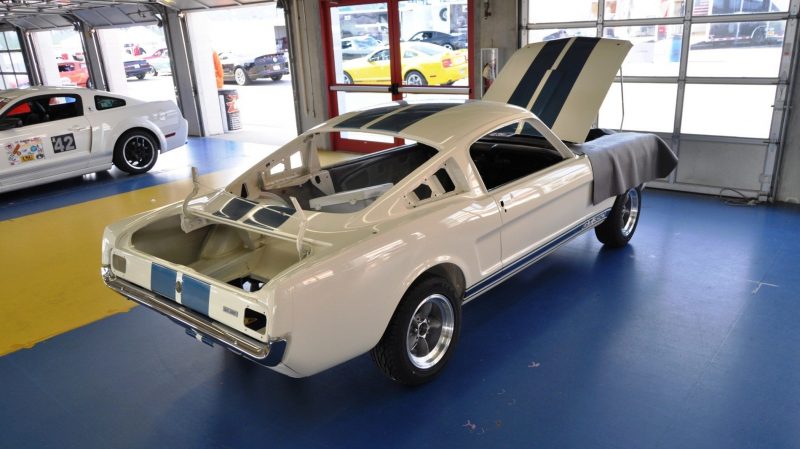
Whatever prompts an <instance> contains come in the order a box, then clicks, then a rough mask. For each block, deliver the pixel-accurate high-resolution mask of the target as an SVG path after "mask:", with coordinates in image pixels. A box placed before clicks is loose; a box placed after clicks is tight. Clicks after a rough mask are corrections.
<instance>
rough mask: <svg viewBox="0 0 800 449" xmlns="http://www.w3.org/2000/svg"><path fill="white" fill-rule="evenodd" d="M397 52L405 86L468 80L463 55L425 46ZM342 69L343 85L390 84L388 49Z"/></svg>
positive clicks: (402, 46) (417, 44) (403, 46)
mask: <svg viewBox="0 0 800 449" xmlns="http://www.w3.org/2000/svg"><path fill="white" fill-rule="evenodd" d="M400 52H401V54H402V64H401V66H402V72H403V81H404V82H405V84H409V85H414V86H426V85H429V84H430V85H449V84H453V83H454V82H456V81H458V80H460V79H462V78H466V76H467V57H466V55H464V54H462V53H456V52H452V51H450V50H448V49H446V48H444V47H440V46H438V45H434V44H426V43H424V42H401V43H400ZM342 69H343V70H344V74H343V78H344V83H345V84H353V83H358V84H389V81H390V72H389V47H388V46H381V47H379V48H378V49H377V50H375V51H373V52H372V53H370V54H369V55H367V56H366V57H363V58H358V59H352V60H349V61H345V62H344V63H343V64H342Z"/></svg>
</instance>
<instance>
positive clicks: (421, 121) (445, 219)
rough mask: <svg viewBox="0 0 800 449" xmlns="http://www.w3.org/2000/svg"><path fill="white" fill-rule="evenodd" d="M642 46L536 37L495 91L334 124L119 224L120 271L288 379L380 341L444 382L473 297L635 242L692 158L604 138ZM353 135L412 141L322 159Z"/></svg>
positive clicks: (122, 287) (185, 320) (422, 374)
mask: <svg viewBox="0 0 800 449" xmlns="http://www.w3.org/2000/svg"><path fill="white" fill-rule="evenodd" d="M629 48H630V44H629V43H628V42H625V41H617V40H607V39H593V38H592V39H590V38H572V39H565V40H561V41H551V42H548V43H544V44H532V45H530V46H528V47H525V48H523V49H522V50H520V51H519V52H518V53H517V54H515V56H514V57H513V58H512V59H511V60H510V61H509V62H508V64H507V67H506V68H505V69H504V70H503V73H502V74H501V76H500V77H499V78H498V79H497V81H496V82H495V84H494V85H493V86H492V91H490V92H489V93H488V95H487V96H488V97H489V98H490V100H491V101H466V102H464V101H457V102H438V103H408V102H396V103H392V104H389V105H386V106H382V107H376V108H373V109H368V110H365V111H359V112H353V113H348V114H345V115H342V116H340V117H336V118H334V119H332V120H330V121H328V122H326V123H324V124H322V125H320V126H317V127H316V128H313V129H311V130H309V131H307V132H305V133H303V134H302V135H300V136H299V137H297V138H296V139H295V140H293V141H292V142H290V143H288V144H287V145H286V146H284V147H283V148H281V149H279V150H277V151H276V152H275V153H273V154H271V155H270V156H268V157H267V158H265V159H264V160H262V161H260V162H259V163H257V164H256V165H255V166H253V167H252V168H251V169H249V170H247V171H246V172H245V173H244V174H243V175H241V176H240V177H239V178H238V179H236V180H235V181H233V182H232V183H231V184H230V185H228V186H227V188H225V189H220V190H216V191H212V192H210V193H205V194H203V193H200V192H199V190H200V188H201V187H200V186H199V184H197V183H196V184H195V190H194V192H193V193H192V194H191V195H190V196H189V197H187V198H186V200H185V201H184V202H179V203H176V204H172V205H169V206H165V207H163V208H160V209H156V210H154V211H150V212H146V213H143V214H140V215H137V216H134V217H131V218H129V219H127V220H124V221H121V222H118V223H115V224H112V225H110V226H108V227H107V228H106V230H105V233H104V236H103V244H102V272H103V276H104V280H105V282H106V283H107V285H109V286H110V287H111V288H112V289H114V290H115V291H117V292H119V293H121V294H122V295H124V296H126V297H128V298H130V299H132V300H134V301H137V302H139V303H141V304H143V305H145V306H147V307H150V308H152V309H154V310H156V311H158V312H160V313H162V314H164V315H166V316H168V317H169V318H171V319H172V320H173V321H175V322H176V323H178V324H180V325H182V326H184V327H185V328H186V330H187V333H189V335H191V336H193V337H195V338H196V339H197V340H200V341H203V342H206V343H209V344H213V343H218V344H221V345H222V346H224V347H226V348H227V349H229V350H231V351H234V352H236V353H239V354H241V355H244V356H245V357H247V358H249V359H251V360H254V361H256V362H258V363H261V364H263V365H266V366H269V367H271V368H273V369H275V370H276V371H279V372H281V373H284V374H286V375H289V376H294V377H303V376H309V375H312V374H314V373H318V372H320V371H322V370H325V369H327V368H330V367H332V366H334V365H337V364H339V363H342V362H344V361H346V360H349V359H351V358H353V357H356V356H358V355H360V354H363V353H365V352H368V351H371V353H372V356H373V359H374V360H375V362H376V363H377V364H378V366H379V367H380V368H381V369H382V370H383V371H384V372H385V373H386V374H387V375H388V376H389V377H391V378H392V379H394V380H396V381H399V382H401V383H405V384H412V385H413V384H420V383H423V382H426V381H428V380H430V379H431V378H432V377H433V376H435V375H436V374H437V373H439V372H440V371H441V369H442V367H443V366H444V365H445V363H446V362H447V360H448V359H449V358H450V357H451V355H452V353H453V349H454V348H455V345H456V342H457V340H458V336H459V332H460V330H461V306H462V304H464V303H465V302H467V301H470V300H472V299H474V298H476V297H477V296H479V295H481V294H482V293H484V292H486V291H487V290H488V289H490V288H491V287H493V286H495V285H497V284H498V283H500V282H502V281H503V280H505V279H507V278H508V277H510V276H512V275H513V274H515V273H517V272H519V271H520V270H522V269H524V268H525V267H527V266H528V265H530V264H532V263H534V262H535V261H537V260H539V259H540V258H542V257H544V256H545V255H547V254H549V253H550V252H551V251H553V250H555V249H556V248H558V247H559V246H560V245H562V244H564V243H565V242H567V241H569V240H570V239H572V238H574V237H576V236H577V235H579V234H581V233H583V232H584V231H587V230H590V229H592V228H595V227H596V232H597V236H598V238H599V239H600V240H601V241H602V242H603V243H605V244H607V245H610V246H622V245H625V244H626V243H627V242H628V240H629V239H630V238H631V236H632V235H633V233H634V231H635V229H636V224H637V222H638V218H639V210H640V209H639V207H640V204H641V203H640V195H641V185H642V183H644V182H645V181H648V180H651V179H654V178H657V177H663V176H665V175H666V174H668V173H669V172H670V171H671V170H672V169H673V168H674V167H675V163H676V160H675V158H674V155H672V153H671V152H670V150H669V149H668V148H667V147H666V146H665V145H662V144H659V143H658V141H657V138H655V136H652V135H645V134H637V133H619V134H609V135H605V134H604V133H600V132H593V133H590V132H589V128H590V124H591V122H592V121H593V120H594V117H595V116H596V112H597V109H598V108H599V105H600V103H601V102H602V100H603V97H604V96H605V93H606V91H607V90H608V87H609V86H610V84H611V81H612V80H613V77H614V74H615V72H616V70H617V67H618V66H619V64H620V63H621V62H622V59H623V58H624V56H625V54H626V53H627V51H628V49H629ZM566 64H569V65H566ZM540 101H541V102H542V104H543V106H541V105H540V106H537V105H539V104H540ZM517 104H524V105H526V106H528V107H530V106H529V105H533V109H534V110H535V111H537V112H538V113H539V114H540V115H541V116H542V119H540V118H539V117H537V115H534V113H532V112H531V111H530V110H529V109H528V108H523V107H519V106H517ZM553 110H555V113H553V112H552V111H553ZM551 129H558V130H559V132H560V133H561V135H563V136H568V137H567V138H566V139H568V140H569V141H570V142H572V143H569V144H567V143H565V142H564V141H562V140H561V139H559V138H558V137H556V134H554V132H553V131H552V130H551ZM343 132H359V133H375V134H380V135H382V136H391V137H393V138H395V139H405V142H406V144H405V145H402V146H398V147H395V148H391V149H388V150H385V151H381V152H379V153H375V154H371V155H368V156H364V157H361V158H358V159H355V160H350V161H347V162H344V163H339V164H337V165H333V166H329V167H320V162H319V158H318V155H317V149H318V148H321V147H324V146H325V145H326V143H327V142H328V141H329V139H330V137H331V135H332V134H334V133H343ZM587 137H588V138H589V139H591V140H590V141H588V142H586V143H583V144H578V143H577V142H583V140H584V139H587ZM609 155H610V156H609ZM608 167H612V169H609V168H608ZM617 169H618V171H619V173H612V172H613V171H614V170H617Z"/></svg>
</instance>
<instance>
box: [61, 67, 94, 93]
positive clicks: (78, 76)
mask: <svg viewBox="0 0 800 449" xmlns="http://www.w3.org/2000/svg"><path fill="white" fill-rule="evenodd" d="M58 72H59V75H61V84H63V85H70V86H73V85H74V86H78V87H86V84H87V83H88V82H89V70H87V69H86V63H85V62H81V61H59V62H58Z"/></svg>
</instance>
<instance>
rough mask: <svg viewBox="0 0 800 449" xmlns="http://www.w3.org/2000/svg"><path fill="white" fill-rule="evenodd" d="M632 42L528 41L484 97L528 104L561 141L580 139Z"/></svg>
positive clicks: (591, 38)
mask: <svg viewBox="0 0 800 449" xmlns="http://www.w3.org/2000/svg"><path fill="white" fill-rule="evenodd" d="M632 46H633V45H632V44H631V43H630V42H628V41H624V40H619V39H604V38H597V37H572V38H568V39H557V40H553V41H548V42H537V43H534V44H530V45H526V46H525V47H523V48H521V49H519V50H517V51H516V53H514V54H513V55H512V56H511V59H509V61H508V63H507V64H506V65H505V67H503V69H502V70H501V71H500V73H499V74H498V75H497V79H496V80H495V81H494V83H492V86H491V87H490V88H489V91H488V92H486V95H484V97H483V99H484V100H489V101H499V102H502V103H509V104H513V105H515V106H520V107H523V108H525V109H528V110H529V111H531V112H533V113H534V114H536V115H537V116H538V117H539V118H540V119H541V120H542V121H543V122H544V124H546V125H547V126H548V127H550V129H552V130H553V132H554V133H555V134H556V135H557V136H558V137H560V138H561V139H562V140H564V141H568V142H575V143H582V142H584V141H585V140H586V135H587V134H588V132H589V129H590V128H591V126H592V123H593V122H594V120H595V118H596V117H597V112H598V111H599V110H600V105H601V104H602V103H603V99H604V98H605V96H606V94H607V93H608V89H609V88H610V87H611V83H612V82H613V81H614V76H615V75H616V73H617V71H618V70H619V68H620V65H622V61H623V60H624V59H625V56H626V55H627V54H628V51H629V50H630V49H631V47H632Z"/></svg>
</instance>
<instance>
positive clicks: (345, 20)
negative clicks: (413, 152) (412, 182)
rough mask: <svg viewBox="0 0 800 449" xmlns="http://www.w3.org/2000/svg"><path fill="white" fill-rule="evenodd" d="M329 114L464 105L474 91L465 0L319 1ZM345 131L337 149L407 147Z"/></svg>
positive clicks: (467, 12) (375, 137) (390, 139)
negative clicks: (444, 102)
mask: <svg viewBox="0 0 800 449" xmlns="http://www.w3.org/2000/svg"><path fill="white" fill-rule="evenodd" d="M321 6H322V11H323V13H322V16H323V26H324V27H325V29H324V30H323V36H324V37H325V42H326V43H325V46H326V61H325V63H326V74H327V79H328V95H329V96H328V104H329V109H330V115H331V116H332V117H333V116H336V115H341V114H344V113H346V112H350V111H353V110H358V109H362V108H365V107H369V106H373V105H376V104H382V103H387V102H390V101H393V100H402V99H406V100H437V99H466V98H469V96H470V93H471V92H472V86H473V82H472V80H471V78H470V73H471V70H470V67H471V61H472V60H473V58H472V49H471V48H470V46H469V45H468V43H469V41H470V39H469V20H468V17H469V8H468V2H467V0H431V1H424V2H422V1H416V0H415V1H412V0H386V1H370V0H338V1H330V0H321ZM381 139H382V137H381V136H375V135H372V134H369V135H365V134H362V133H354V132H344V133H341V135H338V136H335V137H334V139H333V142H332V143H333V147H334V148H335V149H337V150H344V151H357V152H371V151H377V150H380V149H382V148H386V147H389V146H392V145H396V144H401V143H402V142H394V141H393V140H394V139H392V138H383V140H381Z"/></svg>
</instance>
